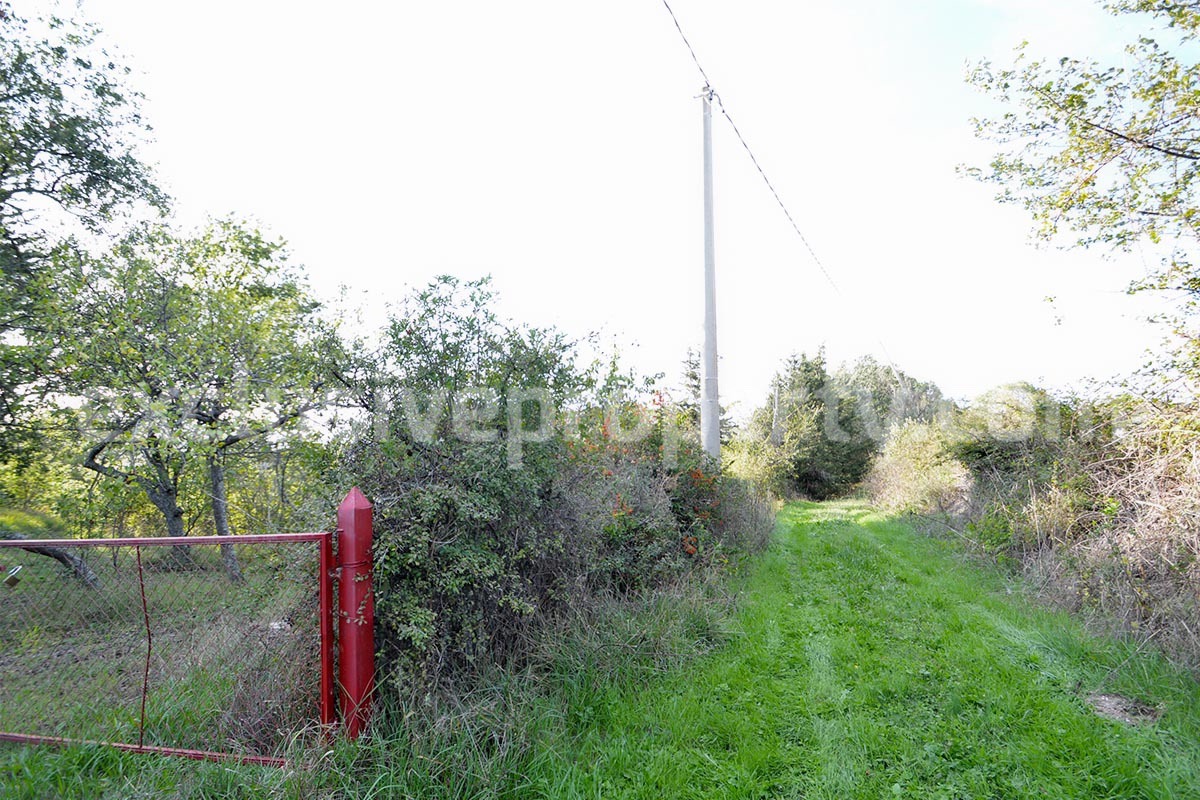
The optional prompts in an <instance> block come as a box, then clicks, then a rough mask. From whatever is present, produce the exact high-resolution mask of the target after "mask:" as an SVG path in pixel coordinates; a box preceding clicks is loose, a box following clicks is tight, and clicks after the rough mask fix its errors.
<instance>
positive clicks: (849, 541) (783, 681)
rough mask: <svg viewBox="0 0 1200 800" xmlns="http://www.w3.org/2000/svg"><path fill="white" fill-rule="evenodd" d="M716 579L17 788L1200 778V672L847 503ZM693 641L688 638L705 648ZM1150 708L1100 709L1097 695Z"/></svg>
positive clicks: (666, 790)
mask: <svg viewBox="0 0 1200 800" xmlns="http://www.w3.org/2000/svg"><path fill="white" fill-rule="evenodd" d="M734 588H735V589H737V590H739V591H740V593H741V595H740V597H739V604H738V611H737V614H736V617H735V618H728V617H726V616H723V614H722V608H723V607H724V606H723V604H722V603H721V602H720V598H719V593H715V592H713V591H710V592H709V593H708V594H707V595H702V594H695V595H685V596H681V597H679V598H674V599H672V598H666V599H660V600H649V601H646V602H645V603H643V604H642V605H641V606H640V607H639V608H638V609H637V610H636V611H635V613H630V612H629V611H628V609H626V610H623V611H621V610H618V609H617V608H616V607H614V608H611V609H607V610H601V611H600V612H597V613H594V614H592V615H590V616H589V617H588V618H587V619H583V620H577V621H576V624H575V625H573V626H572V627H571V629H570V631H569V632H568V633H566V634H564V636H563V637H562V638H561V639H560V640H559V641H558V642H557V643H556V644H549V645H546V646H545V649H544V652H541V653H540V654H539V658H538V660H537V669H536V670H535V671H532V672H526V673H522V674H516V675H513V674H510V675H503V676H499V677H497V678H496V679H495V680H494V681H492V683H491V685H490V686H487V687H486V688H483V689H480V690H479V692H478V693H477V694H476V695H474V696H472V697H470V698H468V699H467V701H466V702H465V703H464V704H463V706H461V707H460V708H458V709H456V710H455V711H454V713H448V714H442V715H435V716H436V721H435V722H431V721H429V720H427V719H425V716H423V715H422V713H420V712H419V711H418V712H414V711H413V710H412V709H411V708H410V709H408V710H405V709H403V708H400V709H396V710H395V711H394V712H393V713H392V714H389V715H387V719H388V721H387V722H386V723H385V724H383V725H381V726H379V728H378V729H377V735H376V736H375V738H374V739H373V740H368V741H364V742H362V743H360V744H351V743H345V742H342V743H338V744H336V745H335V746H333V747H332V748H330V749H328V750H326V749H304V750H297V761H296V764H295V765H294V766H293V768H292V769H290V770H288V771H279V770H271V769H261V768H237V767H231V766H228V765H212V764H203V765H197V764H192V763H190V762H179V761H173V760H169V759H153V758H140V757H136V756H129V755H123V754H116V753H111V752H108V751H98V750H90V749H87V748H74V749H69V750H65V751H55V750H28V749H19V748H11V747H5V748H4V749H0V790H3V791H0V795H3V796H4V797H6V798H7V797H13V798H45V797H80V798H83V797H88V798H92V797H114V798H116V797H142V796H145V797H151V796H177V797H197V798H203V797H222V798H225V797H228V798H241V797H246V798H252V797H253V798H257V797H305V798H307V797H343V796H344V797H355V798H385V797H420V798H452V797H455V798H468V797H469V798H485V797H505V798H603V799H604V800H611V799H614V798H617V799H619V798H654V800H676V798H679V799H683V798H767V797H770V798H789V797H796V798H801V797H803V798H838V800H842V799H843V798H883V797H887V798H892V797H913V798H1027V797H1050V798H1071V797H1079V798H1200V686H1198V685H1197V683H1196V682H1195V680H1194V679H1193V678H1192V676H1190V675H1188V674H1186V673H1183V672H1181V671H1179V670H1176V669H1174V668H1172V667H1171V666H1170V665H1169V664H1167V663H1166V662H1165V661H1164V660H1162V659H1161V658H1159V657H1157V656H1155V655H1153V654H1150V653H1147V652H1142V651H1138V650H1136V648H1134V647H1133V646H1132V645H1129V644H1124V643H1120V642H1115V641H1111V640H1104V639H1096V638H1093V637H1090V636H1088V635H1087V634H1086V633H1085V632H1084V631H1083V630H1082V627H1081V626H1080V625H1079V623H1078V622H1077V621H1076V620H1074V619H1072V618H1070V617H1069V616H1066V615H1064V614H1059V613H1052V612H1048V611H1045V610H1042V609H1039V608H1036V607H1034V606H1033V605H1032V604H1031V603H1029V602H1028V601H1026V600H1025V599H1024V597H1023V595H1022V594H1021V592H1020V590H1019V588H1016V587H1014V586H1013V585H1012V584H1011V583H1010V582H1009V579H1007V578H1005V577H1004V576H1003V575H1002V574H1000V573H999V572H997V571H994V570H990V569H988V568H985V567H983V566H980V565H978V564H976V563H972V562H970V561H968V560H967V559H966V558H964V557H962V556H961V555H960V554H959V553H958V551H957V550H956V549H955V547H954V546H953V545H952V544H950V543H946V542H942V541H938V540H933V539H928V538H924V537H921V536H919V535H917V534H915V533H914V532H913V531H912V530H910V529H909V528H908V527H906V526H904V525H902V524H899V523H896V522H892V521H888V520H886V519H883V518H881V517H878V516H876V515H874V514H872V513H871V512H870V510H869V509H867V508H865V507H863V506H861V505H857V504H853V503H838V504H824V505H805V504H797V505H792V506H789V507H787V508H785V509H784V511H783V512H782V513H781V514H780V518H779V524H778V527H777V530H776V535H775V542H774V544H773V545H772V547H771V549H770V550H769V551H768V552H767V553H766V554H764V555H763V556H761V557H759V558H757V559H756V560H754V562H753V563H752V564H751V566H750V567H749V568H748V569H747V570H745V571H744V573H743V574H742V575H741V577H740V578H738V579H737V580H736V582H735V586H734ZM705 651H707V653H706V654H703V655H698V656H696V657H693V658H691V659H690V660H689V659H684V658H681V657H679V656H680V654H686V653H688V652H692V653H704V652H705ZM1096 691H1103V692H1109V693H1119V694H1122V695H1125V696H1127V697H1130V698H1132V699H1136V700H1138V701H1141V702H1143V703H1145V704H1147V705H1150V706H1153V707H1156V708H1158V709H1160V711H1161V717H1160V718H1159V719H1158V721H1157V722H1155V723H1153V724H1149V725H1143V726H1130V725H1127V724H1125V723H1120V722H1115V721H1110V720H1107V719H1103V718H1101V717H1098V716H1096V714H1095V713H1093V711H1092V710H1091V709H1090V708H1089V707H1088V705H1087V703H1086V700H1085V698H1086V696H1087V695H1088V694H1089V693H1090V692H1096Z"/></svg>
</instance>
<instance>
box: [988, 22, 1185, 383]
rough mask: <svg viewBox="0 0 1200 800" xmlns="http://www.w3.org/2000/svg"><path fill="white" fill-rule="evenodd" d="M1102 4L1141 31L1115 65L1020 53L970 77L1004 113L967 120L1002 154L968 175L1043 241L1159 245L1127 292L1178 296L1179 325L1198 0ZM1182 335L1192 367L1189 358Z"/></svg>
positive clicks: (1182, 289)
mask: <svg viewBox="0 0 1200 800" xmlns="http://www.w3.org/2000/svg"><path fill="white" fill-rule="evenodd" d="M1106 8H1107V9H1108V10H1109V11H1110V12H1112V13H1114V14H1121V15H1135V16H1136V17H1137V18H1139V19H1140V20H1141V21H1142V22H1143V24H1144V25H1145V30H1146V32H1145V33H1144V34H1143V35H1141V36H1140V37H1138V39H1137V40H1136V41H1135V42H1133V43H1131V44H1130V45H1128V47H1127V48H1126V52H1127V54H1128V58H1127V64H1128V65H1127V66H1118V65H1106V64H1101V63H1098V62H1097V61H1095V60H1088V59H1075V58H1062V59H1060V60H1058V61H1055V62H1051V63H1047V62H1044V61H1037V60H1031V59H1030V58H1029V57H1028V56H1027V54H1026V50H1025V47H1024V46H1022V47H1021V48H1020V51H1019V54H1018V57H1017V59H1016V62H1015V64H1014V65H1013V66H1012V67H1011V68H1004V69H1001V68H996V67H995V66H994V65H992V64H991V63H988V62H983V63H981V64H979V65H977V66H976V67H975V68H974V69H973V71H972V72H971V75H970V78H969V80H970V82H971V83H973V84H974V85H976V86H977V87H979V88H981V89H983V90H984V91H986V92H987V93H989V94H991V95H992V96H993V97H994V98H996V99H997V100H999V101H1000V102H1002V103H1004V104H1005V105H1007V106H1009V107H1010V110H1009V111H1007V112H1005V113H1004V114H1003V116H1001V117H999V118H997V119H990V120H975V123H976V126H977V132H978V135H979V136H981V137H983V138H986V139H990V140H994V141H996V142H998V143H999V144H1000V145H1001V146H1002V149H1001V151H1000V152H999V154H998V155H997V156H996V157H995V159H994V160H993V161H992V163H991V165H990V169H988V170H982V169H973V170H970V172H971V173H972V174H974V175H975V176H976V177H979V178H980V179H983V180H986V181H990V182H994V183H996V184H997V185H999V186H1000V187H1001V188H1000V193H999V194H998V199H999V200H1001V201H1002V202H1009V203H1018V204H1020V205H1022V206H1023V207H1024V208H1025V209H1026V210H1028V211H1029V212H1030V214H1032V216H1033V218H1034V219H1035V221H1036V223H1037V233H1038V235H1039V236H1041V237H1043V238H1046V239H1049V238H1054V237H1056V236H1057V235H1058V234H1060V233H1063V232H1065V231H1071V232H1072V233H1073V235H1074V239H1073V242H1072V244H1074V245H1078V246H1084V247H1087V246H1091V245H1106V246H1113V247H1117V248H1128V247H1130V246H1132V245H1134V244H1135V243H1138V242H1151V243H1155V244H1156V245H1158V246H1161V247H1162V248H1164V250H1165V252H1166V255H1165V256H1164V257H1163V263H1162V265H1161V268H1160V269H1158V270H1157V272H1156V273H1155V274H1153V275H1151V276H1150V277H1149V278H1147V279H1145V280H1143V281H1140V282H1138V283H1136V284H1134V286H1133V287H1132V288H1133V289H1135V290H1136V289H1159V290H1174V291H1178V292H1181V293H1182V294H1183V296H1184V306H1185V311H1184V314H1183V316H1182V317H1181V318H1180V321H1181V324H1182V323H1183V322H1185V320H1186V318H1187V317H1190V316H1194V314H1195V312H1196V310H1197V308H1198V306H1197V303H1198V302H1200V271H1198V269H1197V264H1196V263H1195V259H1194V255H1193V250H1194V249H1195V246H1196V243H1197V236H1198V235H1200V210H1198V208H1197V204H1198V199H1200V198H1198V195H1197V192H1198V190H1200V183H1198V180H1200V113H1197V112H1198V111H1200V65H1197V64H1196V63H1194V59H1195V52H1194V47H1193V45H1194V43H1195V39H1196V37H1197V35H1198V34H1200V2H1197V0H1114V1H1113V2H1109V3H1107V4H1106ZM1156 25H1157V26H1158V30H1157V31H1156V30H1155V26H1156ZM1181 330H1182V328H1181ZM1185 332H1186V331H1185ZM1188 338H1189V339H1191V340H1192V341H1193V349H1192V350H1191V352H1190V357H1191V365H1192V368H1193V369H1196V368H1198V367H1200V360H1197V359H1196V356H1197V355H1198V354H1200V352H1198V351H1196V350H1195V349H1194V340H1195V336H1194V335H1193V334H1188Z"/></svg>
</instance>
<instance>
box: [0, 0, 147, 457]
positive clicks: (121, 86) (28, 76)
mask: <svg viewBox="0 0 1200 800" xmlns="http://www.w3.org/2000/svg"><path fill="white" fill-rule="evenodd" d="M128 72H129V70H128V68H127V67H125V66H123V65H122V64H120V63H119V62H118V61H117V60H116V59H114V58H113V57H112V56H110V55H109V54H108V53H106V52H105V51H104V50H103V49H102V48H100V47H98V46H97V30H96V29H95V28H94V27H92V26H89V25H85V24H77V23H72V22H69V21H66V20H63V19H59V18H56V17H51V18H49V19H46V20H37V21H35V22H32V23H31V22H30V21H29V20H26V19H24V18H22V17H19V16H17V15H16V14H15V13H14V12H13V11H12V9H11V7H10V6H9V4H8V3H5V2H0V435H3V436H4V437H5V438H4V439H2V440H0V447H5V446H8V447H11V446H13V445H14V444H15V443H16V440H15V439H14V436H15V435H17V434H20V433H21V431H20V430H19V429H18V428H17V427H16V426H17V424H18V422H19V420H20V414H21V410H22V409H21V399H22V395H23V393H24V391H25V390H26V388H25V387H27V385H28V384H29V383H30V382H31V381H33V380H35V379H36V377H37V375H38V367H39V363H40V355H41V354H40V353H39V352H37V351H36V350H31V348H30V347H29V346H28V345H27V343H24V342H22V341H21V339H20V337H19V336H18V337H16V338H14V337H13V336H12V335H10V334H12V333H14V332H18V333H19V332H25V331H28V330H30V329H36V328H37V327H39V326H40V324H41V321H40V319H39V317H38V308H37V305H36V303H34V302H33V300H32V298H33V292H34V290H35V289H36V286H34V285H33V284H32V283H31V281H32V279H33V276H34V274H35V273H36V272H38V271H39V270H42V269H44V268H47V267H48V265H49V263H50V259H51V257H52V254H53V252H54V251H55V249H57V248H59V247H61V246H62V245H61V241H62V234H63V232H64V231H70V230H72V229H76V228H77V226H82V228H83V229H85V230H87V231H90V232H93V233H95V232H100V231H101V230H103V229H104V228H105V226H106V225H107V224H108V223H110V222H111V221H112V220H113V218H114V214H115V213H116V212H117V211H118V210H119V209H121V208H123V207H127V206H129V205H130V204H132V203H135V202H139V201H141V202H147V203H149V204H151V205H154V206H158V207H160V208H162V207H164V206H165V204H166V198H165V197H164V195H163V194H162V192H161V191H160V190H159V189H158V188H157V187H156V186H155V185H154V184H153V182H152V181H151V178H150V173H149V170H148V169H147V167H146V166H145V165H144V164H143V163H142V162H141V160H140V159H139V158H138V155H137V152H136V145H137V143H138V140H139V138H141V137H142V136H143V135H144V134H145V133H146V131H147V127H146V126H145V124H144V123H143V122H142V120H141V116H140V114H139V112H138V104H139V102H140V100H141V98H140V96H139V95H138V94H137V93H136V92H134V91H132V90H130V89H129V88H127V86H126V79H127V76H128ZM73 226H76V228H73ZM56 230H57V231H58V232H57V233H55V231H56Z"/></svg>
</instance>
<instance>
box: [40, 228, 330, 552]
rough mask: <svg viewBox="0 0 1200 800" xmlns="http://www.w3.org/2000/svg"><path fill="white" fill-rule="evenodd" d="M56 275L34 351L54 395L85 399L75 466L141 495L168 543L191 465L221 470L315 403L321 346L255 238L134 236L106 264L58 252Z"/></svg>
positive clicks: (307, 305)
mask: <svg viewBox="0 0 1200 800" xmlns="http://www.w3.org/2000/svg"><path fill="white" fill-rule="evenodd" d="M57 267H58V269H57V270H56V272H55V273H54V274H53V275H43V276H41V280H43V281H44V282H45V291H44V294H43V296H44V297H45V298H47V299H46V300H45V305H44V308H43V310H42V318H43V320H44V322H43V325H42V328H41V330H40V331H39V333H38V336H39V337H41V338H40V339H39V340H35V341H37V342H38V344H39V345H40V346H41V347H42V348H43V349H44V350H45V351H46V352H47V353H49V354H50V355H49V359H48V372H49V373H50V376H51V379H52V380H53V385H54V387H55V388H56V389H57V390H58V391H60V392H62V393H64V394H66V395H68V396H75V397H78V398H80V399H81V400H83V401H84V402H83V405H82V412H83V422H82V426H81V430H80V434H81V435H82V437H83V441H84V442H85V444H84V452H83V453H82V454H81V455H82V461H83V464H84V466H85V467H87V468H88V469H91V470H93V471H95V472H96V473H98V474H100V475H103V476H104V477H106V478H110V479H114V480H118V481H121V482H124V483H127V484H135V485H137V486H139V487H140V488H141V489H142V490H143V491H145V492H146V494H147V497H148V498H149V499H150V501H151V502H152V503H154V504H155V506H156V507H157V508H158V509H159V510H160V511H161V512H162V514H163V516H164V518H165V519H166V523H167V528H168V531H169V532H170V533H171V535H176V536H179V535H184V534H185V533H186V528H185V526H184V510H183V508H182V507H181V506H180V502H179V499H180V493H181V491H182V488H183V486H182V484H183V482H184V480H185V477H187V476H188V475H190V474H191V472H189V470H192V468H193V462H199V463H206V462H207V464H208V466H209V467H210V468H214V467H220V466H221V460H222V459H224V458H225V456H226V454H227V453H228V452H230V451H232V450H234V449H235V448H236V447H238V446H239V445H241V444H242V443H243V442H246V441H248V440H251V439H255V438H257V437H260V436H264V435H266V434H268V433H270V432H272V431H277V430H281V429H283V428H285V427H287V426H291V425H293V424H294V423H296V422H297V421H298V420H299V419H300V418H302V417H303V415H304V414H305V413H307V412H308V411H310V410H312V409H314V408H317V407H320V406H321V405H322V404H323V402H324V393H325V386H326V383H327V382H326V379H325V377H324V376H325V375H326V374H327V370H326V369H325V368H324V361H323V359H324V357H325V355H324V353H326V352H327V351H328V350H329V348H330V347H332V345H331V343H330V339H329V335H328V333H327V332H326V331H325V329H324V327H323V326H322V324H321V323H320V321H319V319H318V318H317V316H316V312H317V308H318V307H317V305H316V303H315V302H314V301H313V300H312V299H311V298H310V296H309V295H308V293H307V290H306V289H305V287H304V285H303V284H302V282H301V281H300V279H299V278H298V277H297V275H296V274H295V273H294V272H293V271H292V270H291V269H290V268H289V267H288V265H287V263H286V257H285V255H284V254H283V252H282V250H281V245H279V244H278V243H273V242H269V241H267V240H265V239H264V238H263V237H262V236H261V234H259V233H258V232H256V231H253V230H250V229H247V228H245V227H242V226H240V225H237V224H235V223H232V222H221V223H216V224H214V225H213V226H211V227H210V228H209V229H208V230H206V231H204V232H202V233H200V234H199V235H197V236H195V237H192V238H186V237H178V236H176V235H174V234H172V233H171V232H170V231H169V230H167V229H166V228H163V227H149V228H142V229H138V230H135V231H134V232H133V233H131V234H130V235H128V236H127V237H126V238H125V239H124V240H123V241H122V242H121V243H120V244H119V245H118V246H117V247H116V248H115V249H114V251H113V252H112V253H110V254H109V255H107V256H104V257H102V258H88V257H85V256H82V255H79V254H77V253H74V252H71V251H63V252H62V253H61V254H60V259H59V261H58V262H57ZM210 475H211V477H212V478H213V480H214V482H215V481H217V480H218V478H219V477H220V476H219V475H218V472H216V471H214V470H213V469H210ZM214 490H215V491H214V499H217V500H220V499H221V498H220V495H221V494H222V493H223V491H224V490H223V488H221V487H214Z"/></svg>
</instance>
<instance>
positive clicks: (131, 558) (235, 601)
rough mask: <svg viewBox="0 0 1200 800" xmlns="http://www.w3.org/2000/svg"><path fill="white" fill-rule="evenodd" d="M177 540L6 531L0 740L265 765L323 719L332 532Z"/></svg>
mask: <svg viewBox="0 0 1200 800" xmlns="http://www.w3.org/2000/svg"><path fill="white" fill-rule="evenodd" d="M233 540H236V543H234V541H233ZM183 541H185V542H186V543H185V544H181V543H180V540H178V539H175V540H167V539H140V540H77V541H76V540H65V541H63V540H60V541H55V542H44V541H33V540H27V541H19V542H16V541H3V542H0V565H3V567H4V569H3V570H2V571H0V579H2V580H0V738H17V739H18V740H20V739H26V740H34V739H37V738H46V739H55V738H63V739H69V740H84V741H102V742H107V743H115V744H120V745H125V746H129V747H134V748H141V749H159V748H162V749H165V750H168V751H203V752H205V753H209V754H229V755H231V756H233V757H245V758H246V759H248V760H255V759H261V760H263V761H266V762H269V761H271V760H272V759H277V758H278V757H279V756H280V755H281V754H282V753H283V752H284V751H285V750H286V748H287V747H288V745H289V743H290V742H291V741H292V740H293V739H294V738H295V737H297V736H299V735H301V734H302V733H303V732H304V731H311V730H313V729H315V727H316V726H317V724H318V723H319V722H329V721H330V719H331V713H332V711H331V709H332V706H331V699H330V694H331V687H330V681H331V678H330V675H331V672H330V670H331V667H332V665H331V662H330V659H331V658H332V655H331V651H330V647H331V642H329V641H328V639H329V638H330V637H331V630H330V626H331V624H332V623H331V621H330V618H331V616H332V615H331V611H330V609H329V591H330V590H329V587H328V581H329V580H330V573H329V563H328V560H327V559H328V553H329V548H330V544H329V534H291V535H281V536H256V537H252V536H246V537H228V538H226V539H224V540H221V539H218V538H217V537H206V538H195V539H186V540H183ZM323 558H324V559H325V560H323ZM18 567H19V568H20V569H19V570H17V568H18ZM10 574H11V575H12V577H11V578H9V577H7V576H8V575H10ZM11 734H17V736H16V737H14V736H12V735H11ZM183 754H185V755H186V754H187V753H183Z"/></svg>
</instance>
